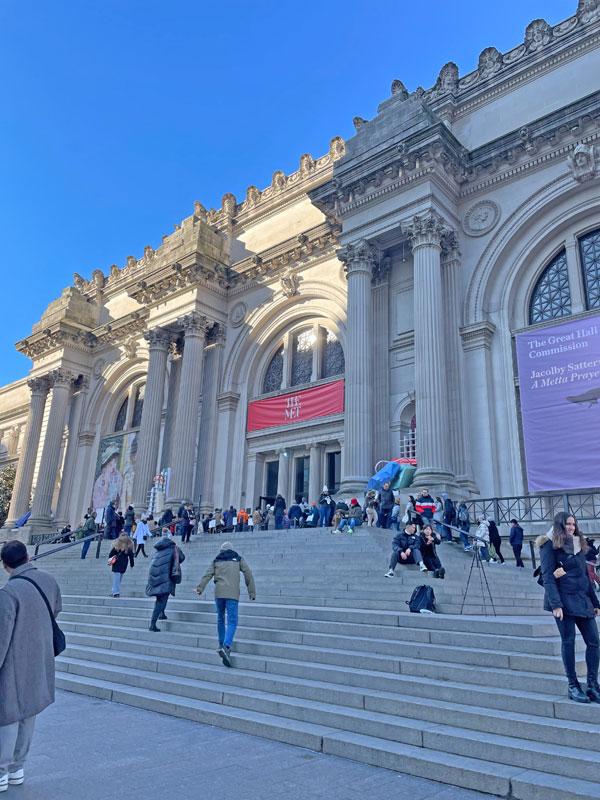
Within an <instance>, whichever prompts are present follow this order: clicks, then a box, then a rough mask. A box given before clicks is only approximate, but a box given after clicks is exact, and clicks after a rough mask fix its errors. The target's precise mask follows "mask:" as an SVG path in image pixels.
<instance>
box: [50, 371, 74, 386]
mask: <svg viewBox="0 0 600 800" xmlns="http://www.w3.org/2000/svg"><path fill="white" fill-rule="evenodd" d="M76 378H77V376H76V375H75V374H74V373H73V372H71V371H70V370H68V369H64V367H58V369H53V370H52V372H49V373H48V380H49V382H50V385H51V386H52V388H53V389H57V388H59V387H63V388H68V387H69V386H71V384H72V383H74V381H75V380H76Z"/></svg>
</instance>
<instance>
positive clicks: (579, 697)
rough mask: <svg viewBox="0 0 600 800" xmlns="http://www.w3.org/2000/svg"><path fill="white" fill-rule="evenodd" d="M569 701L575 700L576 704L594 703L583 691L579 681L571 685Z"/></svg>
mask: <svg viewBox="0 0 600 800" xmlns="http://www.w3.org/2000/svg"><path fill="white" fill-rule="evenodd" d="M568 696H569V700H573V701H574V702H575V703H591V702H592V701H591V700H590V698H589V697H588V696H587V695H586V694H584V692H583V691H582V690H581V686H580V685H579V683H578V682H577V681H575V683H570V684H569V690H568Z"/></svg>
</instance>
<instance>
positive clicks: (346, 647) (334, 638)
mask: <svg viewBox="0 0 600 800" xmlns="http://www.w3.org/2000/svg"><path fill="white" fill-rule="evenodd" d="M97 617H98V614H96V615H94V614H89V613H88V612H87V611H85V612H81V611H78V612H70V611H64V612H63V613H62V614H61V622H62V623H66V622H71V623H75V624H77V623H80V622H86V623H89V622H91V623H94V622H96V621H97ZM111 620H112V621H114V624H115V625H116V626H119V627H120V626H121V625H125V624H126V625H134V626H135V627H145V626H146V625H147V622H148V617H147V615H142V613H140V614H138V615H135V614H132V613H124V612H122V615H121V616H117V615H114V614H113V615H111ZM163 626H164V629H165V630H170V631H171V630H172V631H175V632H179V631H181V632H185V633H192V634H194V635H197V636H198V644H199V646H206V647H210V644H211V642H213V641H214V628H215V626H214V619H213V620H212V624H211V623H198V622H187V621H179V620H177V619H176V618H175V619H174V618H173V617H172V616H171V617H170V618H169V620H168V621H166V622H164V623H163ZM237 641H238V645H239V646H238V650H239V651H240V652H254V651H256V650H257V649H261V647H262V648H263V649H264V648H268V647H269V646H270V645H281V646H286V645H289V646H291V647H294V648H296V647H297V648H304V647H310V648H316V649H318V650H326V651H329V650H336V651H338V650H339V651H342V652H344V651H345V652H348V653H349V652H358V653H364V654H371V655H373V656H385V657H390V658H392V659H394V658H403V659H427V660H432V661H443V662H448V663H451V664H464V665H471V666H473V665H475V666H486V667H501V668H504V669H519V670H533V669H536V668H537V671H538V672H542V673H547V674H561V673H562V661H561V660H560V659H559V658H558V657H557V656H545V655H539V654H536V655H528V654H525V655H524V654H521V653H519V652H515V651H509V650H497V649H484V648H476V647H474V646H472V645H471V646H465V644H464V643H463V644H462V645H461V646H457V645H441V644H431V643H428V642H412V641H409V640H406V639H404V640H399V641H393V640H386V639H380V638H377V639H375V638H372V637H368V636H365V635H363V636H342V635H336V634H332V633H303V632H299V631H285V630H276V629H272V628H268V629H257V628H254V629H251V628H248V627H246V626H244V627H243V628H242V629H241V630H240V635H239V636H238V638H237ZM298 652H300V651H298ZM367 658H369V656H367ZM364 663H365V664H366V663H368V662H367V661H365V662H364Z"/></svg>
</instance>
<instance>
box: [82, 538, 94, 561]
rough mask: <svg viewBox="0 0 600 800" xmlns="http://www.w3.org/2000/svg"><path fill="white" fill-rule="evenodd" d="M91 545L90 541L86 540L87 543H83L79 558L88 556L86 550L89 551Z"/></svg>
mask: <svg viewBox="0 0 600 800" xmlns="http://www.w3.org/2000/svg"><path fill="white" fill-rule="evenodd" d="M91 543H92V540H91V539H88V540H87V542H84V543H83V547H82V548H81V557H82V558H85V557H86V556H87V554H88V550H89V549H90V545H91Z"/></svg>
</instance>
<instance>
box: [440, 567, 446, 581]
mask: <svg viewBox="0 0 600 800" xmlns="http://www.w3.org/2000/svg"><path fill="white" fill-rule="evenodd" d="M445 577H446V570H445V569H444V568H443V567H442V568H441V570H440V578H441V579H442V580H443V579H444V578H445Z"/></svg>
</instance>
